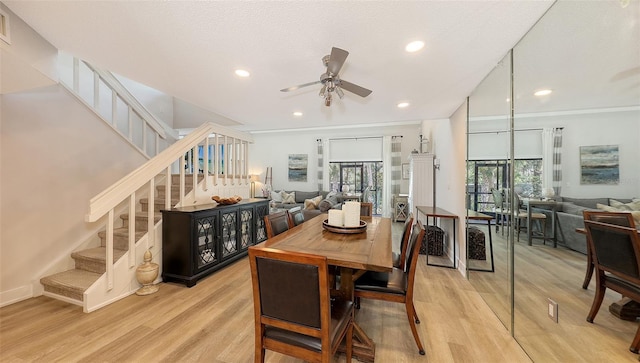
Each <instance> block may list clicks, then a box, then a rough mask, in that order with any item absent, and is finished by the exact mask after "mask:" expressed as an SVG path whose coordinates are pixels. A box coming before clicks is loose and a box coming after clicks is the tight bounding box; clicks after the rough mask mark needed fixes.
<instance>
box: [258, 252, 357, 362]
mask: <svg viewBox="0 0 640 363" xmlns="http://www.w3.org/2000/svg"><path fill="white" fill-rule="evenodd" d="M249 265H250V267H251V284H252V288H253V309H254V316H255V334H256V339H255V349H256V353H255V354H256V357H255V361H256V362H259V361H262V362H264V350H265V349H269V350H273V351H276V352H279V353H282V354H286V355H290V356H294V357H297V358H301V359H303V360H305V361H314V362H320V361H323V362H325V361H326V362H328V361H329V357H330V356H331V355H332V354H333V353H335V351H336V350H337V349H338V346H339V344H340V341H342V339H344V338H346V339H347V345H348V347H349V348H348V352H347V357H348V359H347V360H348V361H349V360H350V358H351V351H350V349H351V348H350V347H351V337H350V336H349V333H351V332H352V327H353V326H352V322H353V303H352V302H351V301H350V300H344V301H339V300H337V299H336V301H334V302H333V304H334V305H335V306H334V308H333V309H334V310H335V311H334V313H333V314H332V305H331V304H332V302H331V296H330V292H329V278H328V265H327V258H326V257H324V256H318V255H312V254H307V253H298V252H289V251H282V250H277V249H272V248H260V247H257V246H251V247H249Z"/></svg>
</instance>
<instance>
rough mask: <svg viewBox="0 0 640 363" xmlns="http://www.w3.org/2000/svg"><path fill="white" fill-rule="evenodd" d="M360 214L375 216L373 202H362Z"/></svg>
mask: <svg viewBox="0 0 640 363" xmlns="http://www.w3.org/2000/svg"><path fill="white" fill-rule="evenodd" d="M360 216H363V217H371V216H373V203H360Z"/></svg>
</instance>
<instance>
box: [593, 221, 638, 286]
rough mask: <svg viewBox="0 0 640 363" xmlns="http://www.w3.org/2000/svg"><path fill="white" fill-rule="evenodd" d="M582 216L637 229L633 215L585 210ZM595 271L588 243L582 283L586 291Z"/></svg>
mask: <svg viewBox="0 0 640 363" xmlns="http://www.w3.org/2000/svg"><path fill="white" fill-rule="evenodd" d="M582 215H583V216H584V220H585V221H596V222H602V223H609V224H615V225H617V226H623V227H631V228H635V227H636V226H635V222H634V221H633V215H632V214H631V213H623V212H607V211H588V210H585V211H583V212H582ZM587 238H589V237H588V236H587ZM593 270H594V266H593V260H592V256H591V249H590V248H589V243H588V242H587V272H586V274H585V276H584V282H582V288H583V289H585V290H586V289H587V288H588V287H589V282H591V277H592V276H593Z"/></svg>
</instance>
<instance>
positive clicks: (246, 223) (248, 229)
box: [238, 206, 256, 251]
mask: <svg viewBox="0 0 640 363" xmlns="http://www.w3.org/2000/svg"><path fill="white" fill-rule="evenodd" d="M238 214H239V216H240V224H239V226H240V230H239V231H238V236H239V237H240V238H239V241H238V242H239V244H240V250H243V251H244V250H246V249H247V248H249V246H251V244H252V241H253V240H254V238H253V235H254V233H255V231H254V229H255V228H256V224H255V222H254V217H255V208H254V207H253V206H249V207H246V208H240V209H239V210H238Z"/></svg>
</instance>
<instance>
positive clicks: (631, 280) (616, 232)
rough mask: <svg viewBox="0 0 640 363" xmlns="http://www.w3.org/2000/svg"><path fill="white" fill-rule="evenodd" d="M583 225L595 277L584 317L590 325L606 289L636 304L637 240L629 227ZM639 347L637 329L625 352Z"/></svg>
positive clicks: (639, 292) (639, 279) (639, 275)
mask: <svg viewBox="0 0 640 363" xmlns="http://www.w3.org/2000/svg"><path fill="white" fill-rule="evenodd" d="M584 225H585V228H586V230H587V236H588V238H587V243H589V244H590V246H591V254H592V257H593V264H594V267H595V273H596V292H595V294H594V296H593V303H592V304H591V310H590V311H589V315H587V321H588V322H590V323H593V319H594V318H595V317H596V315H597V314H598V310H600V305H602V300H603V299H604V294H605V291H606V289H607V288H609V289H611V290H614V291H617V292H619V293H620V294H622V295H623V296H626V297H628V298H630V299H632V300H634V301H636V302H640V236H639V235H638V230H637V229H635V228H631V227H623V226H618V225H615V224H609V223H602V222H596V221H591V220H585V221H584ZM639 347H640V326H638V329H637V330H636V335H635V337H634V338H633V341H632V342H631V346H630V347H629V350H630V351H632V352H634V353H638V348H639Z"/></svg>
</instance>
